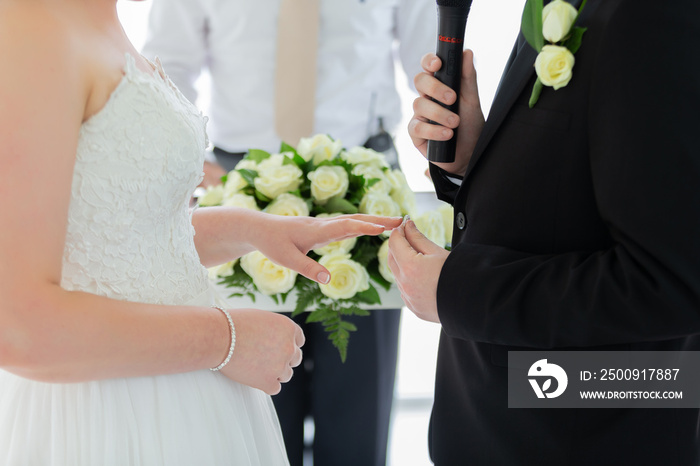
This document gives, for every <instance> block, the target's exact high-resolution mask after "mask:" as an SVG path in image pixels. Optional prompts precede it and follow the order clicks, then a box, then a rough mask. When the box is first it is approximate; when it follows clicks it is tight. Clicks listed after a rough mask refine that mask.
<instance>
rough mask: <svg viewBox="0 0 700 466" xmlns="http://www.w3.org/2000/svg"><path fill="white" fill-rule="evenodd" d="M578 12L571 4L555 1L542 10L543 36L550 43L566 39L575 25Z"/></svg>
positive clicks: (559, 0) (560, 0)
mask: <svg viewBox="0 0 700 466" xmlns="http://www.w3.org/2000/svg"><path fill="white" fill-rule="evenodd" d="M577 15H578V11H576V8H574V6H573V5H572V4H571V3H568V2H564V1H562V0H554V1H553V2H551V3H549V4H547V5H546V6H545V7H544V8H543V9H542V34H543V35H544V38H545V39H547V40H548V41H549V42H552V43H556V42H559V41H560V40H562V39H564V38H565V36H566V35H567V34H568V33H569V31H570V30H571V26H573V25H574V21H575V20H576V16H577Z"/></svg>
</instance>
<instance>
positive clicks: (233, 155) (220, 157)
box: [213, 147, 246, 172]
mask: <svg viewBox="0 0 700 466" xmlns="http://www.w3.org/2000/svg"><path fill="white" fill-rule="evenodd" d="M213 152H214V156H215V157H216V162H217V163H218V164H219V165H221V168H223V169H224V170H226V171H227V172H230V171H231V170H233V169H234V168H236V164H237V163H238V162H240V161H241V160H243V157H245V154H246V153H245V152H226V151H225V150H223V149H220V148H218V147H214V150H213Z"/></svg>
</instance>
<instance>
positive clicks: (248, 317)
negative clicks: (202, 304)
mask: <svg viewBox="0 0 700 466" xmlns="http://www.w3.org/2000/svg"><path fill="white" fill-rule="evenodd" d="M229 313H230V314H231V318H232V320H233V321H234V325H235V327H236V345H235V348H234V350H233V356H232V357H231V361H230V362H229V363H228V364H227V365H226V366H225V367H224V368H223V369H221V372H222V373H223V374H224V375H226V376H227V377H228V378H230V379H232V380H234V381H236V382H239V383H242V384H244V385H248V386H251V387H254V388H258V389H260V390H262V391H264V392H265V393H267V394H268V395H275V394H277V393H279V391H280V390H281V387H282V384H283V383H286V382H289V380H290V379H291V378H292V374H293V368H294V367H297V366H298V365H299V364H300V363H301V360H302V352H301V347H302V346H303V345H304V341H305V339H304V333H303V332H302V330H301V328H300V327H299V326H298V325H297V324H296V323H294V321H293V320H291V319H290V318H288V317H286V316H284V315H282V314H276V313H274V312H269V311H259V310H255V309H230V310H229ZM222 318H223V317H222ZM225 356H226V355H225V354H224V355H222V359H223V357H225Z"/></svg>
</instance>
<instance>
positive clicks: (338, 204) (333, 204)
mask: <svg viewBox="0 0 700 466" xmlns="http://www.w3.org/2000/svg"><path fill="white" fill-rule="evenodd" d="M325 207H326V210H327V211H328V212H342V213H344V214H356V213H357V207H355V206H354V205H353V204H352V203H351V202H350V201H348V200H346V199H343V198H341V197H338V196H336V197H332V198H330V199H328V202H326V205H325Z"/></svg>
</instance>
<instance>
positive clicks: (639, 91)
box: [390, 0, 700, 466]
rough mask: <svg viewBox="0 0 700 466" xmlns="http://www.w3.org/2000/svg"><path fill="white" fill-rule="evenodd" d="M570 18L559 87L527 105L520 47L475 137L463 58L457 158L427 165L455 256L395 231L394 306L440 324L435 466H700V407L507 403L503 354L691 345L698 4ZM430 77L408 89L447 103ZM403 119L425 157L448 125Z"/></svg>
mask: <svg viewBox="0 0 700 466" xmlns="http://www.w3.org/2000/svg"><path fill="white" fill-rule="evenodd" d="M575 6H576V7H578V4H577V3H576V4H575ZM578 25H579V26H581V27H585V28H587V31H586V32H585V34H584V35H583V39H582V44H581V47H580V49H579V50H578V51H577V52H576V54H575V65H574V67H573V77H572V78H571V80H570V81H569V82H568V84H567V85H566V86H564V87H561V88H559V89H557V90H554V89H553V88H552V87H546V86H545V87H544V89H543V90H542V93H541V95H540V97H539V100H538V101H537V102H536V104H535V105H534V107H533V108H529V106H528V101H529V99H530V96H531V91H532V89H533V86H534V84H535V79H536V75H535V69H534V67H533V63H534V62H535V58H536V55H537V53H536V52H535V51H534V50H533V48H532V47H530V46H529V45H528V44H527V43H525V42H524V41H523V40H522V39H521V40H519V43H518V45H517V46H516V48H515V49H514V52H513V55H512V56H511V61H510V62H509V64H508V66H507V68H506V72H505V73H504V76H503V78H502V82H501V86H500V89H499V92H498V94H497V96H496V98H495V100H494V103H493V106H492V110H491V112H490V114H489V118H488V121H486V122H485V124H484V122H483V118H482V117H481V111H480V108H479V105H478V94H477V90H476V79H475V74H474V70H473V64H472V60H471V58H472V57H471V53H470V52H466V53H465V60H464V65H465V66H464V70H463V81H462V100H461V104H460V105H461V106H460V126H459V141H458V149H457V154H456V157H457V158H456V161H455V162H454V163H452V164H439V165H438V164H432V165H431V174H432V178H433V180H434V183H435V186H436V190H437V193H438V196H439V197H440V198H441V199H443V200H445V201H448V202H451V203H452V204H453V205H454V208H455V222H454V224H455V230H454V233H453V242H452V244H453V247H452V250H451V252H449V253H448V252H446V251H444V250H442V249H441V248H438V247H437V246H435V245H434V244H433V243H430V242H429V241H428V240H427V239H425V238H424V237H423V236H422V235H420V233H418V232H417V230H416V229H415V227H414V225H413V224H412V222H410V221H409V222H407V223H406V225H405V226H404V227H402V228H400V229H398V230H396V231H394V233H392V237H391V243H390V264H391V267H392V270H393V271H394V274H395V275H396V278H397V283H398V284H399V287H400V289H401V290H402V293H403V297H404V300H405V301H406V303H407V305H408V306H409V308H410V309H411V310H413V311H414V312H415V313H416V314H417V315H418V316H419V317H421V318H423V319H426V320H430V321H434V322H439V323H440V324H441V325H442V329H443V332H442V336H441V341H440V348H439V355H438V365H437V382H436V387H435V404H434V407H433V413H432V419H431V424H430V448H431V456H432V459H433V461H434V462H435V464H436V465H439V466H441V465H465V464H468V465H508V466H512V465H520V464H524V465H538V466H542V465H581V466H584V465H592V464H596V465H600V464H605V465H608V464H609V465H623V464H630V465H632V464H634V465H657V464H673V465H697V464H698V463H699V462H700V441H699V437H698V436H699V426H700V415H699V414H700V412H699V410H698V409H509V408H508V401H507V380H508V367H507V365H508V351H513V350H518V349H547V350H550V349H577V350H589V351H597V350H603V349H605V350H619V351H630V350H631V351H640V350H649V351H650V350H653V351H671V350H673V351H679V350H695V351H697V350H700V337H698V336H697V335H698V333H700V144H699V141H698V137H697V132H698V131H699V130H700V60H699V59H698V58H699V54H700V40H699V39H698V38H700V2H698V1H697V0H674V1H672V2H658V1H656V0H589V1H588V3H587V4H586V6H585V7H584V9H583V11H582V14H581V16H580V17H579V19H578ZM423 65H424V68H425V69H426V71H428V72H427V73H424V74H421V75H419V76H418V77H417V81H416V82H417V87H418V88H419V90H420V91H421V92H422V93H423V94H427V95H429V96H433V97H435V98H436V99H437V100H439V101H441V102H443V103H451V102H452V101H454V99H455V96H454V95H453V94H452V95H448V96H445V93H446V92H447V93H448V94H449V92H448V91H447V88H446V87H444V86H441V85H440V84H439V83H438V82H437V81H436V80H435V79H434V78H433V77H432V74H431V73H432V72H434V71H435V70H436V69H437V68H439V65H440V64H439V60H437V59H436V58H435V57H430V56H429V57H426V58H425V59H424V61H423ZM414 108H415V117H414V119H413V120H412V121H411V123H410V125H409V132H410V134H411V137H412V138H413V141H414V143H415V144H416V146H417V147H418V148H419V149H420V150H422V151H423V152H424V153H425V143H426V140H427V139H445V138H448V137H449V136H450V134H451V131H450V130H447V129H446V128H454V127H455V126H456V125H457V121H456V120H455V119H454V117H455V115H450V114H449V112H447V111H446V110H445V109H443V108H442V107H439V106H437V104H435V103H433V102H432V101H431V100H430V99H429V98H428V97H424V98H421V99H419V100H418V101H417V102H416V105H415V106H414ZM450 116H451V117H452V118H453V120H452V121H450V120H449V119H448V118H449V117H450ZM427 120H433V121H436V122H438V123H439V125H429V124H428V123H427ZM482 125H483V128H482ZM444 131H446V133H445V134H443V132H444ZM698 369H699V370H700V368H698Z"/></svg>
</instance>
